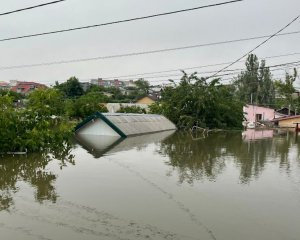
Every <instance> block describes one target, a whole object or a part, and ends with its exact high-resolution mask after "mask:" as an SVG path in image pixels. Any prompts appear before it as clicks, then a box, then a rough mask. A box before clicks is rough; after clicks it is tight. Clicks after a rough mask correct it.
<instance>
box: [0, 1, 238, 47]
mask: <svg viewBox="0 0 300 240" xmlns="http://www.w3.org/2000/svg"><path fill="white" fill-rule="evenodd" d="M242 1H244V0H233V1H228V2H221V3H215V4H210V5H205V6H199V7H194V8H187V9H182V10H177V11H171V12H165V13H158V14H153V15H148V16H144V17H135V18H129V19H125V20H117V21H113V22H107V23H100V24H94V25H88V26H82V27H75V28H68V29H62V30H55V31H50V32H42V33H35V34H29V35H23V36H18V37H9V38H3V39H0V42H4V41H11V40H16V39H23V38H30V37H38V36H44V35H50V34H57V33H65V32H71V31H77V30H83V29H89V28H96V27H104V26H108V25H114V24H119V23H126V22H132V21H139V20H144V19H149V18H155V17H162V16H167V15H172V14H178V13H183V12H189V11H195V10H199V9H203V8H210V7H217V6H221V5H227V4H231V3H236V2H242Z"/></svg>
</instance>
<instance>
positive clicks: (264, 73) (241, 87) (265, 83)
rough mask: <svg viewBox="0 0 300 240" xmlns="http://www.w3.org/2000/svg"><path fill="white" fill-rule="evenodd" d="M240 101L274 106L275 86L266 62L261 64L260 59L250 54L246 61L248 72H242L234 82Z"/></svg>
mask: <svg viewBox="0 0 300 240" xmlns="http://www.w3.org/2000/svg"><path fill="white" fill-rule="evenodd" d="M234 85H235V86H236V94H237V96H238V98H239V99H240V101H242V102H245V103H254V104H258V105H264V106H274V104H275V85H274V81H273V80H272V75H271V72H270V69H269V67H267V66H266V62H265V60H262V61H261V63H260V64H259V62H258V58H257V56H256V55H254V54H250V55H249V56H248V58H247V61H246V70H245V71H242V72H241V74H240V75H239V76H238V78H237V79H236V81H235V82H234Z"/></svg>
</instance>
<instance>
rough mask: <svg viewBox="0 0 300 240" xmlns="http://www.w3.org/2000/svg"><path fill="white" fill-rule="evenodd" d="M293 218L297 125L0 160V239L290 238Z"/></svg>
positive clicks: (298, 212)
mask: <svg viewBox="0 0 300 240" xmlns="http://www.w3.org/2000/svg"><path fill="white" fill-rule="evenodd" d="M61 159H64V161H62V160H61ZM299 221H300V136H297V135H296V134H295V133H294V132H285V131H273V130H267V131H255V130H250V131H248V132H244V133H242V132H238V131H237V132H220V133H210V134H209V135H208V136H206V135H203V134H198V135H191V134H190V133H185V132H176V133H173V132H163V133H159V134H152V135H144V136H139V137H131V138H127V139H125V140H123V141H120V140H118V141H116V139H108V140H106V141H101V140H99V139H97V138H94V139H91V138H90V139H89V138H87V139H78V140H77V142H76V143H74V146H73V147H72V148H71V149H70V150H69V151H67V152H66V153H64V154H58V155H57V156H56V155H50V156H45V155H42V154H34V155H28V156H26V157H24V156H23V157H22V156H15V157H13V156H10V157H5V156H3V157H1V159H0V236H1V239H7V240H8V239H14V240H18V239H22V240H29V239H30V240H32V239H33V240H36V239H42V240H54V239H55V240H56V239H72V240H76V239H78V240H81V239H104V240H106V239H112V240H114V239H122V240H123V239H130V240H132V239H155V240H156V239H158V240H159V239H170V240H171V239H181V240H185V239H187V240H189V239H191V240H192V239H212V240H215V239H218V240H235V239H236V240H241V239H243V240H253V239H264V240H268V239H270V240H277V239H278V240H284V239H287V240H289V239H299V236H300V228H299Z"/></svg>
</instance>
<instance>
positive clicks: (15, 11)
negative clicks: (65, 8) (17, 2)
mask: <svg viewBox="0 0 300 240" xmlns="http://www.w3.org/2000/svg"><path fill="white" fill-rule="evenodd" d="M65 1H66V0H57V1H53V2H48V3H43V4H39V5H35V6H31V7H26V8H21V9H17V10H13V11H9V12H4V13H0V16H4V15H9V14H13V13H17V12H23V11H27V10H31V9H34V8H40V7H45V6H48V5H52V4H56V3H60V2H65Z"/></svg>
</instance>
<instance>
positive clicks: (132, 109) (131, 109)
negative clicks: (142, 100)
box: [117, 105, 146, 114]
mask: <svg viewBox="0 0 300 240" xmlns="http://www.w3.org/2000/svg"><path fill="white" fill-rule="evenodd" d="M117 112H118V113H139V114H144V113H146V110H145V109H144V108H141V107H139V106H125V107H124V106H122V105H121V108H120V110H119V111H117Z"/></svg>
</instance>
